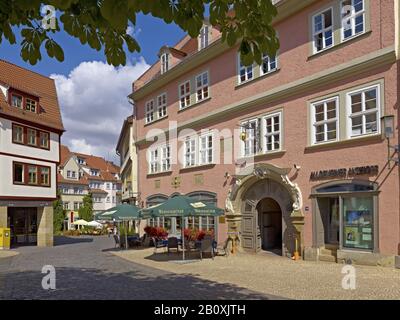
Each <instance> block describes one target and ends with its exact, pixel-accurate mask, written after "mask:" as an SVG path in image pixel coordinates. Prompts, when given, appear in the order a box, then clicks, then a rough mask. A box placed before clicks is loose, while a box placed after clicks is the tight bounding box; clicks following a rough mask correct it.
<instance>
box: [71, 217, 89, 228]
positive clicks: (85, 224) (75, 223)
mask: <svg viewBox="0 0 400 320" xmlns="http://www.w3.org/2000/svg"><path fill="white" fill-rule="evenodd" d="M72 224H74V225H76V226H87V225H88V224H89V222H87V221H86V220H83V219H81V220H77V221H74V222H73V223H72Z"/></svg>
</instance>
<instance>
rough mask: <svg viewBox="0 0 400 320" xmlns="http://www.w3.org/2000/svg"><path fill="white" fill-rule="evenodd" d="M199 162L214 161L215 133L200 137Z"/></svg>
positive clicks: (208, 162) (201, 163)
mask: <svg viewBox="0 0 400 320" xmlns="http://www.w3.org/2000/svg"><path fill="white" fill-rule="evenodd" d="M199 153H200V157H199V164H200V165H203V164H211V163H213V161H214V159H213V134H212V133H208V134H205V135H202V136H200V138H199Z"/></svg>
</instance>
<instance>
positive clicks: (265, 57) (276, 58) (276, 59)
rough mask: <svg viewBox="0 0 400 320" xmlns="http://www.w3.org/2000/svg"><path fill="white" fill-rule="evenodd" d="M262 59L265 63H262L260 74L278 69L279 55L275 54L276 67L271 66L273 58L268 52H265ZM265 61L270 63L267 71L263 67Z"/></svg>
mask: <svg viewBox="0 0 400 320" xmlns="http://www.w3.org/2000/svg"><path fill="white" fill-rule="evenodd" d="M262 60H263V63H262V64H261V65H260V75H261V76H263V75H266V74H269V73H272V72H275V71H276V70H278V57H277V56H275V67H274V68H272V67H271V64H272V63H271V60H272V59H271V58H270V57H269V56H268V54H263V57H262ZM264 63H267V64H268V71H267V72H264V68H263V65H264Z"/></svg>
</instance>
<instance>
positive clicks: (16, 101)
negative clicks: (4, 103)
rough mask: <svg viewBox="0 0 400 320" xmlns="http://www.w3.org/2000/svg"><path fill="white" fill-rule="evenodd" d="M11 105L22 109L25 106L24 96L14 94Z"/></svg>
mask: <svg viewBox="0 0 400 320" xmlns="http://www.w3.org/2000/svg"><path fill="white" fill-rule="evenodd" d="M11 106H13V107H16V108H19V109H22V107H23V98H22V96H20V95H16V94H12V95H11Z"/></svg>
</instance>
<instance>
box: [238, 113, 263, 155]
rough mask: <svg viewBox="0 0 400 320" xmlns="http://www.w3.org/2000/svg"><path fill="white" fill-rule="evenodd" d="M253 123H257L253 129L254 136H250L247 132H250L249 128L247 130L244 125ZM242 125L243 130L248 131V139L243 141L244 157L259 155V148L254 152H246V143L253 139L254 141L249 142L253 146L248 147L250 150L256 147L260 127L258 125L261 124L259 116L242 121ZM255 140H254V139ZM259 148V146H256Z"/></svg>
mask: <svg viewBox="0 0 400 320" xmlns="http://www.w3.org/2000/svg"><path fill="white" fill-rule="evenodd" d="M251 123H256V126H255V128H254V130H253V132H254V133H253V135H252V136H250V135H248V134H247V132H249V130H247V129H245V128H244V127H243V126H245V125H247V124H251ZM241 125H242V132H246V140H245V141H242V148H241V149H242V157H251V156H255V155H257V150H256V151H255V152H254V153H253V152H250V153H248V154H246V144H247V143H249V142H250V141H253V142H252V143H249V144H250V146H251V148H250V147H249V148H248V149H249V150H253V149H254V148H256V145H255V144H256V143H257V142H256V134H257V130H259V128H258V125H259V118H253V119H249V120H247V121H243V122H242V123H241ZM251 138H252V139H253V140H252V139H251ZM259 143H262V142H261V141H259ZM256 149H257V148H256Z"/></svg>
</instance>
